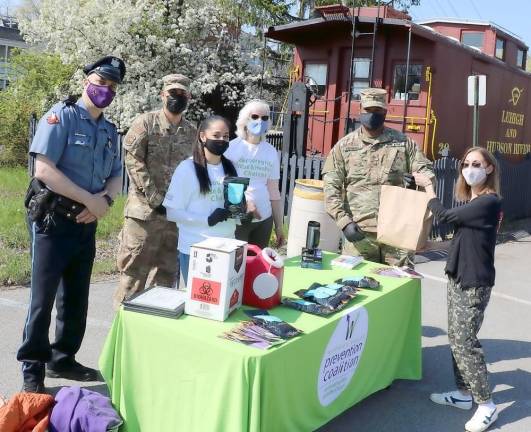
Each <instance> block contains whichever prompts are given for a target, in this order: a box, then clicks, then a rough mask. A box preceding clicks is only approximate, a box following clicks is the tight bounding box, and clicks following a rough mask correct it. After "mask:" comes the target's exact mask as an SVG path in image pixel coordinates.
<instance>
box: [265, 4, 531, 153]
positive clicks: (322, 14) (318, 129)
mask: <svg viewBox="0 0 531 432" xmlns="http://www.w3.org/2000/svg"><path fill="white" fill-rule="evenodd" d="M313 16H314V17H313V18H310V19H307V20H304V21H299V22H293V23H289V24H285V25H279V26H274V27H270V28H269V30H268V31H267V33H266V36H267V37H269V38H271V39H274V40H277V41H281V42H285V43H289V44H292V45H294V48H295V49H294V70H295V71H296V73H297V77H296V78H295V81H303V82H305V83H306V84H307V85H308V86H309V87H310V89H311V92H312V97H311V98H310V104H311V106H310V108H309V116H308V135H307V140H306V145H305V153H307V154H318V155H322V156H326V155H327V154H328V152H329V151H330V149H331V148H332V146H333V145H334V144H335V143H336V142H337V141H338V140H339V139H340V138H342V137H343V136H344V135H345V133H346V132H347V131H349V130H352V129H353V128H355V127H356V126H357V125H358V124H359V123H358V122H357V119H358V117H359V113H360V103H359V93H360V91H361V90H362V89H364V88H366V87H381V88H384V89H386V90H387V91H388V98H389V99H388V106H389V109H388V116H387V122H386V125H387V126H389V127H392V128H395V129H398V130H401V131H403V132H405V133H407V134H408V135H409V136H411V137H412V138H413V139H415V141H416V142H417V143H418V144H419V146H420V147H421V148H422V149H423V151H424V152H425V153H426V154H427V155H428V156H429V157H430V158H431V159H437V158H439V157H441V156H453V157H456V158H459V157H461V155H462V154H463V151H464V149H466V148H468V147H469V146H470V145H471V143H472V123H473V122H472V117H473V109H472V108H471V107H469V106H468V105H467V79H468V76H469V75H474V74H478V75H486V76H487V104H486V105H485V106H483V107H480V133H479V144H480V145H481V146H483V147H486V148H488V149H489V150H491V151H499V152H500V153H502V154H504V155H505V156H507V157H509V159H512V160H517V159H520V158H521V157H522V156H523V155H525V154H527V153H529V152H531V123H529V122H530V121H531V118H529V117H530V116H531V95H529V94H528V93H529V92H531V74H529V73H527V72H526V71H525V65H526V58H527V50H528V47H527V46H526V45H525V43H524V42H523V41H522V40H521V39H520V38H519V37H517V36H516V35H514V34H512V33H511V32H510V31H508V30H506V29H504V28H502V27H500V26H498V25H496V24H493V23H490V22H483V21H468V20H449V19H441V20H430V21H422V22H419V23H413V22H412V21H411V17H410V16H409V15H407V14H406V13H403V12H399V11H397V10H395V9H393V8H391V7H389V6H382V7H360V8H353V9H352V8H348V7H346V6H340V5H333V6H324V7H318V8H316V13H315V14H314V15H313ZM353 27H354V29H353ZM353 30H354V35H355V37H354V38H352V34H353ZM347 119H349V120H348V121H347Z"/></svg>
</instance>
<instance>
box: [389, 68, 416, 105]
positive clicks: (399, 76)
mask: <svg viewBox="0 0 531 432" xmlns="http://www.w3.org/2000/svg"><path fill="white" fill-rule="evenodd" d="M421 80H422V65H420V64H410V65H409V73H408V79H407V90H406V89H405V86H406V65H405V64H397V65H395V70H394V73H393V98H394V99H399V100H405V99H406V93H407V99H408V100H418V98H419V95H420V82H421Z"/></svg>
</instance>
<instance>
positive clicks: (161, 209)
mask: <svg viewBox="0 0 531 432" xmlns="http://www.w3.org/2000/svg"><path fill="white" fill-rule="evenodd" d="M153 210H155V211H156V212H157V213H158V214H160V215H162V216H166V207H164V206H163V205H162V204H159V205H158V206H157V207H155V208H154V209H153Z"/></svg>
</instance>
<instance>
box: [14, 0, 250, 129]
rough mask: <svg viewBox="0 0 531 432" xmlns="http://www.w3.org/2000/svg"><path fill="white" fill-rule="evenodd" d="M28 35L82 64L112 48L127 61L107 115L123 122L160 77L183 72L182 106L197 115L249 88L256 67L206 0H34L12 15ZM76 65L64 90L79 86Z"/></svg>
mask: <svg viewBox="0 0 531 432" xmlns="http://www.w3.org/2000/svg"><path fill="white" fill-rule="evenodd" d="M20 20H21V21H20V28H21V30H22V32H23V34H24V35H25V38H26V40H27V41H28V42H30V43H34V44H38V45H41V46H44V47H45V50H46V51H47V52H51V53H57V54H59V55H60V56H61V59H62V61H63V62H65V63H69V64H74V65H78V66H79V67H81V66H82V65H84V64H86V63H89V62H92V61H94V60H96V59H97V58H99V57H101V56H103V55H116V56H118V57H121V58H122V59H124V61H125V63H126V66H127V73H126V77H125V82H124V84H123V85H121V86H119V90H118V96H117V98H116V100H115V102H114V103H113V104H112V105H111V106H110V108H109V110H108V111H107V112H108V116H109V117H110V118H111V119H112V120H114V121H115V122H116V123H117V124H118V126H119V127H120V129H126V128H128V126H129V124H130V123H131V121H132V119H133V118H134V117H135V116H136V115H137V114H138V113H140V112H144V111H147V110H150V109H154V108H156V107H158V106H160V99H159V92H160V89H161V85H162V81H161V78H162V77H163V76H164V75H166V74H169V73H183V74H185V75H187V76H188V77H190V78H191V79H192V85H191V92H192V101H191V103H190V109H189V112H188V114H187V117H188V118H189V119H195V120H197V119H199V118H202V117H204V115H205V114H206V113H208V112H211V111H213V110H215V111H216V112H218V113H222V114H223V113H224V114H227V112H229V113H230V112H231V111H232V112H233V111H234V110H236V109H237V108H238V107H239V106H240V105H241V104H242V102H243V101H244V100H245V99H247V98H249V97H251V96H253V95H254V94H256V89H257V85H258V84H259V80H260V70H259V68H256V69H253V68H252V67H251V66H250V65H249V61H248V58H249V53H248V52H247V53H244V52H243V51H242V49H241V47H240V45H239V43H238V38H237V36H238V32H239V29H237V28H235V27H234V26H233V25H232V22H231V20H230V18H229V17H227V15H226V14H224V10H223V9H222V8H221V7H220V6H219V5H218V4H216V3H215V2H212V1H208V0H113V1H108V0H93V1H86V0H69V1H67V2H57V1H56V0H42V1H41V3H40V14H39V15H38V17H36V18H35V17H34V18H32V19H29V18H25V17H20ZM82 76H83V75H82V72H81V70H78V71H77V72H76V73H75V74H74V76H73V77H72V80H71V83H70V90H71V91H73V92H76V91H77V93H79V86H80V79H81V78H82Z"/></svg>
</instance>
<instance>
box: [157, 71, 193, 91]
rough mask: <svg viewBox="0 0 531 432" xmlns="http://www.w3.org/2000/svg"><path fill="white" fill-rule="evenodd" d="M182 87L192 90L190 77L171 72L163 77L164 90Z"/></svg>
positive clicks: (182, 88)
mask: <svg viewBox="0 0 531 432" xmlns="http://www.w3.org/2000/svg"><path fill="white" fill-rule="evenodd" d="M171 89H181V90H185V91H187V92H190V78H188V77H186V76H184V75H182V74H170V75H166V76H165V77H162V91H166V90H171Z"/></svg>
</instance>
